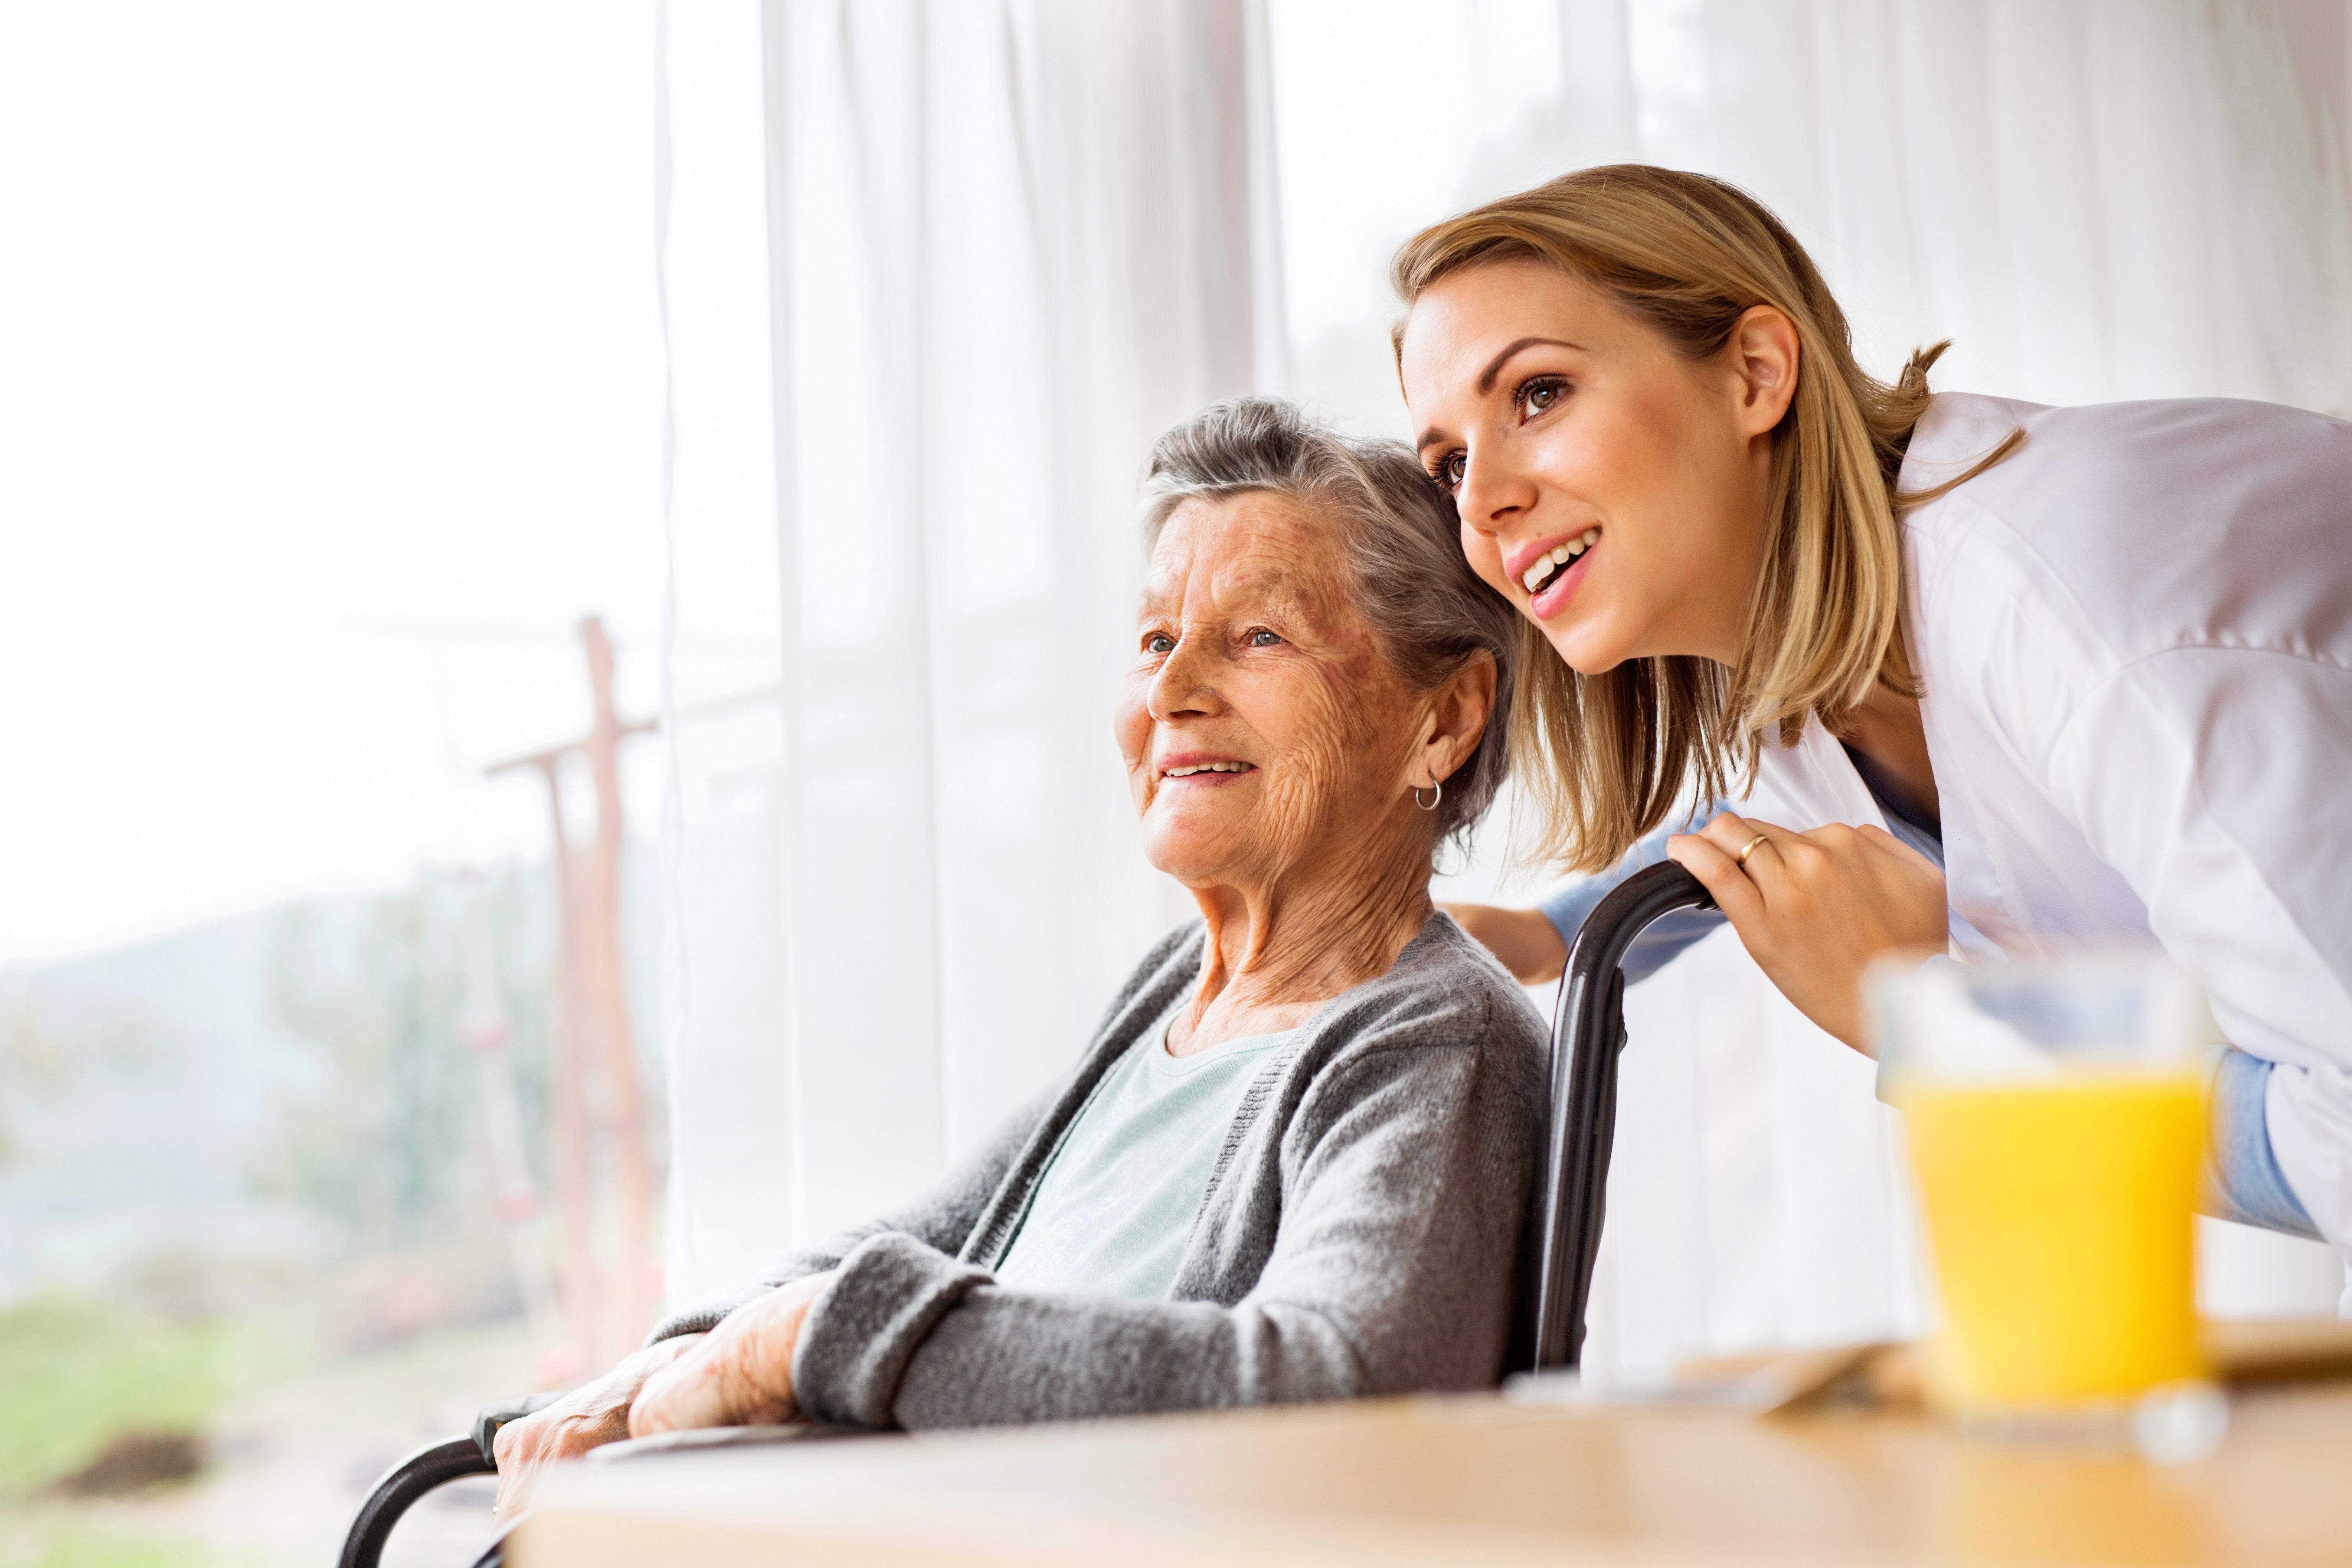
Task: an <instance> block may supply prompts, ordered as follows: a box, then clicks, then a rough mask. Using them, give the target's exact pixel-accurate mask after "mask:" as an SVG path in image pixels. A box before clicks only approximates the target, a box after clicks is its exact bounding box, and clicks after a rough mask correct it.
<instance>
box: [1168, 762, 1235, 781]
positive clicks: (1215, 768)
mask: <svg viewBox="0 0 2352 1568" xmlns="http://www.w3.org/2000/svg"><path fill="white" fill-rule="evenodd" d="M1255 772H1257V764H1256V763H1188V764H1186V765H1185V766H1183V767H1181V768H1162V769H1160V777H1161V778H1163V779H1189V778H1192V777H1194V776H1195V775H1197V774H1200V773H1255Z"/></svg>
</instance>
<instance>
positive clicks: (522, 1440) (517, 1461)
mask: <svg viewBox="0 0 2352 1568" xmlns="http://www.w3.org/2000/svg"><path fill="white" fill-rule="evenodd" d="M703 1338H704V1336H703V1335H701V1334H680V1335H678V1336H677V1338H676V1339H668V1340H664V1341H662V1342H660V1343H659V1344H655V1345H647V1346H646V1348H645V1349H644V1350H641V1351H638V1352H636V1353H635V1354H634V1355H630V1356H626V1357H624V1358H623V1359H622V1361H621V1362H620V1363H619V1364H618V1365H616V1366H614V1368H613V1370H612V1371H610V1372H608V1373H605V1374H604V1376H602V1377H600V1378H598V1379H596V1381H594V1382H593V1383H587V1384H581V1386H579V1387H578V1388H575V1389H573V1390H572V1392H571V1393H569V1394H565V1395H564V1396H563V1397H562V1398H561V1399H559V1400H557V1401H556V1402H555V1403H554V1404H552V1405H549V1406H548V1407H547V1408H546V1409H544V1410H540V1411H535V1412H533V1413H532V1414H530V1415H525V1416H523V1417H521V1418H520V1420H515V1421H509V1422H508V1423H507V1424H506V1425H505V1426H501V1427H499V1435H498V1437H497V1438H496V1439H495V1440H494V1441H493V1442H492V1443H491V1445H490V1451H491V1452H492V1454H494V1455H495V1456H496V1457H497V1458H498V1461H499V1496H498V1502H497V1504H496V1505H495V1510H494V1511H495V1512H497V1513H498V1514H499V1516H501V1517H503V1516H505V1515H507V1514H509V1513H511V1512H512V1511H513V1510H516V1509H519V1508H520V1507H521V1506H522V1505H523V1504H524V1503H526V1502H528V1501H529V1500H530V1489H531V1486H532V1484H533V1483H534V1482H535V1481H536V1480H537V1479H539V1469H540V1467H541V1465H544V1464H546V1463H547V1462H548V1461H549V1460H551V1459H576V1458H579V1457H580V1456H581V1455H583V1454H585V1453H586V1452H587V1451H588V1450H589V1449H591V1448H597V1447H603V1446H604V1445H605V1444H607V1443H617V1442H619V1441H620V1440H621V1439H622V1438H624V1437H625V1436H628V1435H629V1406H630V1405H631V1404H632V1402H634V1401H635V1398H636V1397H637V1393H638V1390H639V1389H641V1388H643V1387H644V1386H645V1383H646V1379H647V1378H649V1377H651V1376H653V1375H654V1374H655V1373H657V1372H659V1371H661V1370H662V1369H663V1368H664V1367H666V1366H667V1365H669V1364H670V1363H672V1362H674V1361H676V1360H677V1359H678V1358H679V1357H680V1356H682V1355H684V1354H686V1353H687V1352H688V1351H690V1350H692V1349H693V1348H694V1347H695V1346H696V1345H697V1344H698V1343H700V1342H701V1341H702V1339H703Z"/></svg>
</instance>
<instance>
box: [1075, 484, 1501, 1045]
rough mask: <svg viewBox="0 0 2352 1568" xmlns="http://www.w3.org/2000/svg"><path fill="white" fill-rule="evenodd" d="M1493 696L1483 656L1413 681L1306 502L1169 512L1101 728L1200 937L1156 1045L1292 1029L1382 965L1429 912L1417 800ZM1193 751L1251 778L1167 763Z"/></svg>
mask: <svg viewBox="0 0 2352 1568" xmlns="http://www.w3.org/2000/svg"><path fill="white" fill-rule="evenodd" d="M1494 689H1495V668H1494V664H1493V661H1492V660H1491V659H1487V658H1479V659H1477V660H1475V661H1474V662H1472V663H1471V664H1470V665H1469V666H1468V667H1467V668H1465V669H1464V670H1462V671H1461V672H1459V673H1458V674H1457V675H1456V676H1455V677H1454V679H1452V680H1450V681H1448V682H1446V683H1445V684H1444V686H1443V687H1441V688H1440V689H1438V690H1436V691H1433V692H1416V691H1413V690H1412V689H1409V688H1408V687H1407V686H1406V684H1405V683H1404V682H1403V681H1402V679H1400V678H1399V676H1398V675H1397V673H1396V671H1395V669H1394V668H1393V667H1392V665H1391V663H1390V660H1389V658H1388V657H1387V656H1386V654H1385V652H1384V651H1383V650H1382V649H1381V647H1379V645H1378V643H1377V642H1376V641H1375V639H1374V638H1373V637H1372V635H1371V633H1370V630H1369V629H1367V627H1366V626H1365V625H1364V622H1363V620H1362V618H1361V617H1360V616H1359V615H1358V614H1357V613H1356V610H1355V607H1354V604H1353V584H1351V583H1350V582H1349V579H1348V576H1347V574H1346V571H1345V570H1344V567H1343V566H1342V564H1341V563H1340V561H1339V555H1338V552H1337V551H1336V549H1335V548H1334V546H1333V542H1332V538H1331V534H1330V528H1329V524H1328V523H1327V522H1325V521H1323V520H1322V519H1320V518H1318V516H1316V515H1315V514H1314V513H1313V512H1312V511H1311V510H1308V509H1307V508H1305V507H1302V506H1300V505H1298V504H1297V503H1294V502H1291V501H1288V500H1283V499H1280V498H1277V497H1275V496H1271V495H1264V494H1250V495H1243V496H1239V497H1235V498H1232V499H1229V500H1221V501H1209V500H1192V501H1189V502H1187V503H1185V504H1184V505H1183V506H1182V507H1181V508H1179V509H1178V510H1177V511H1176V513H1175V515H1173V516H1172V517H1171V518H1170V519H1169V521H1168V523H1167V525H1166V527H1165V528H1164V529H1162V531H1161V532H1160V541H1159V545H1158V548H1157V549H1156V550H1155V551H1154V552H1153V555H1152V561H1151V571H1150V578H1149V581H1148V584H1147V586H1146V589H1145V593H1144V598H1143V603H1142V605H1141V608H1140V611H1139V616H1138V618H1137V635H1136V662H1135V664H1134V666H1133V667H1132V668H1130V669H1129V673H1128V677H1127V681H1126V688H1125V690H1124V692H1123V694H1122V696H1121V699H1120V702H1119V709H1118V721H1117V730H1118V743H1119V751H1120V752H1121V754H1122V755H1123V756H1124V758H1125V759H1126V763H1127V773H1128V783H1129V789H1130V791H1131V792H1132V794H1133V796H1134V799H1135V807H1136V813H1137V816H1139V818H1140V820H1141V824H1142V829H1143V850H1144V855H1145V858H1147V859H1149V860H1150V862H1151V864H1152V865H1153V866H1155V867H1157V868H1160V870H1162V871H1165V872H1167V873H1168V874H1169V875H1170V876H1171V877H1173V878H1175V879H1177V880H1178V881H1180V882H1181V883H1183V884H1184V885H1185V886H1186V887H1187V888H1188V889H1191V890H1192V896H1193V898H1194V900H1196V901H1197V902H1198V903H1199V905H1200V908H1201V913H1202V919H1203V921H1204V922H1205V923H1206V925H1207V927H1208V938H1209V942H1208V954H1207V960H1206V963H1205V966H1204V972H1203V974H1202V984H1201V992H1200V996H1199V998H1198V1000H1197V1001H1196V1003H1195V1005H1194V1006H1193V1007H1192V1010H1191V1012H1190V1013H1189V1014H1188V1015H1187V1016H1184V1017H1182V1018H1180V1019H1179V1020H1177V1023H1176V1026H1175V1027H1174V1028H1173V1029H1172V1030H1171V1037H1170V1047H1171V1049H1172V1050H1174V1051H1176V1052H1177V1053H1178V1054H1180V1055H1181V1054H1186V1053H1188V1052H1191V1051H1194V1050H1198V1049H1201V1048H1202V1047H1205V1046H1208V1045H1211V1044H1213V1043H1215V1042H1216V1041H1218V1040H1223V1039H1231V1038H1234V1037H1239V1036H1243V1035H1251V1034H1262V1033H1270V1032H1273V1031H1276V1030H1280V1029H1286V1028H1291V1027H1294V1026H1297V1024H1299V1023H1300V1022H1303V1021H1304V1020H1305V1019H1306V1017H1307V1016H1308V1015H1309V1014H1311V1013H1312V1012H1313V1011H1314V1010H1315V1009H1316V1008H1317V1007H1318V1006H1319V1005H1321V1004H1322V1003H1323V1002H1325V1001H1327V1000H1328V999H1329V998H1330V997H1332V996H1335V995H1337V994H1339V993H1340V992H1342V991H1345V990H1346V989H1348V988H1349V986H1351V985H1354V984H1358V983H1359V982H1360V981H1362V980H1365V979H1368V978H1370V977H1371V976H1373V975H1376V974H1379V973H1383V972H1384V971H1386V970H1387V968H1388V967H1389V965H1390V964H1391V963H1394V962H1395V960H1396V955H1397V954H1398V953H1399V952H1402V951H1403V948H1404V945H1405V944H1406V943H1407V942H1411V941H1412V938H1413V937H1414V936H1415V935H1416V934H1417V933H1418V932H1419V931H1420V930H1421V928H1422V926H1423V924H1424V923H1425V922H1426V921H1428V919H1429V914H1430V902H1429V866H1430V853H1431V849H1432V847H1433V846H1432V836H1431V829H1430V823H1431V821H1432V818H1431V816H1430V814H1429V813H1426V812H1423V811H1421V810H1420V809H1418V808H1417V807H1416V806H1415V805H1414V798H1413V791H1414V789H1415V788H1416V787H1417V786H1418V787H1421V788H1423V789H1424V790H1426V789H1427V788H1428V787H1429V786H1431V785H1432V784H1436V783H1440V782H1442V781H1443V780H1444V779H1445V778H1447V777H1448V776H1450V775H1451V774H1452V773H1454V770H1455V769H1456V768H1458V767H1460V766H1461V765H1462V763H1464V762H1465V761H1466V760H1467V759H1468V757H1469V755H1470V752H1472V750H1473V749H1475V746H1476V744H1477V740H1478V737H1479V735H1480V734H1482V733H1483V732H1484V731H1485V728H1486V715H1487V712H1488V710H1490V709H1491V707H1492V706H1493V702H1494ZM1206 758H1213V759H1216V760H1218V761H1221V762H1225V763H1232V764H1234V765H1238V766H1241V767H1243V768H1244V769H1245V770H1246V771H1244V772H1241V773H1219V774H1212V775H1207V776H1205V777H1193V778H1185V777H1181V776H1176V775H1173V774H1171V773H1170V771H1169V770H1170V769H1171V766H1174V765H1176V764H1179V763H1183V762H1185V761H1186V760H1188V759H1192V760H1199V759H1206Z"/></svg>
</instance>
